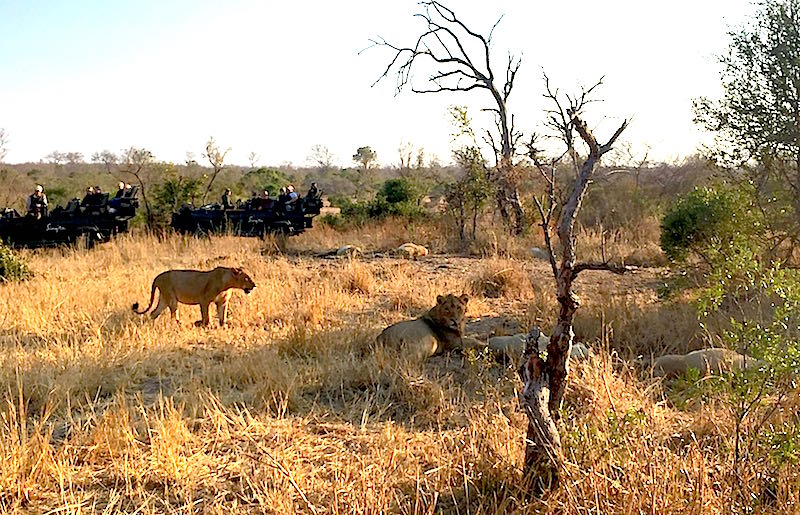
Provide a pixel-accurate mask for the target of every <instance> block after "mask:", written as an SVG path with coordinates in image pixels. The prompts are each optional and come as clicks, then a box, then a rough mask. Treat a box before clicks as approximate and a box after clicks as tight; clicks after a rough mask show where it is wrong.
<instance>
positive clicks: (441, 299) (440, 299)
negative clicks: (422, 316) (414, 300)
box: [436, 295, 444, 304]
mask: <svg viewBox="0 0 800 515" xmlns="http://www.w3.org/2000/svg"><path fill="white" fill-rule="evenodd" d="M442 302H444V297H442V296H441V295H438V296H437V297H436V303H437V304H441V303H442Z"/></svg>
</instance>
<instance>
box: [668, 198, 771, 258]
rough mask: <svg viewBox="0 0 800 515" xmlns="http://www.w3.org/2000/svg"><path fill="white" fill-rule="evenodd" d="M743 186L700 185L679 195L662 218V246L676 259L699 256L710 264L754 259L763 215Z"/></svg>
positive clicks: (669, 255)
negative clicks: (752, 202)
mask: <svg viewBox="0 0 800 515" xmlns="http://www.w3.org/2000/svg"><path fill="white" fill-rule="evenodd" d="M751 198H752V197H751V195H749V194H748V192H747V191H745V190H744V189H742V188H736V189H734V188H728V187H725V186H722V185H719V186H715V187H709V188H696V189H694V190H693V191H692V192H690V193H689V194H688V195H686V196H683V197H681V198H679V199H678V200H677V201H676V202H675V203H674V204H673V205H672V206H671V207H670V208H669V209H668V210H667V212H666V214H665V215H664V218H663V220H662V222H661V248H662V250H663V251H664V253H665V254H666V255H667V257H668V258H669V259H671V260H673V261H685V260H686V259H687V258H688V257H689V256H690V255H692V254H693V255H695V256H699V257H700V258H701V259H702V260H703V261H704V262H705V263H706V264H707V265H711V266H716V265H719V264H721V263H722V262H723V261H725V260H731V259H735V258H737V256H738V259H754V258H755V255H756V254H757V250H758V247H759V237H758V236H759V234H760V233H762V232H763V223H762V218H761V217H760V216H758V215H756V210H755V209H753V206H752V204H751V202H750V200H751Z"/></svg>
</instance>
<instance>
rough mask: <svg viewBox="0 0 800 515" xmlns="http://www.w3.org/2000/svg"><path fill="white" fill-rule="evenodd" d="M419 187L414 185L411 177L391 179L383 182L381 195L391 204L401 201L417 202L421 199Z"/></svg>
mask: <svg viewBox="0 0 800 515" xmlns="http://www.w3.org/2000/svg"><path fill="white" fill-rule="evenodd" d="M418 190H419V188H417V186H416V185H414V184H413V183H412V182H411V181H410V180H409V179H406V178H403V177H401V178H399V179H389V180H388V181H386V182H384V183H383V186H381V190H380V192H379V196H380V197H382V198H384V199H386V202H388V203H390V204H398V203H400V202H410V203H416V202H417V200H418V199H419V191H418Z"/></svg>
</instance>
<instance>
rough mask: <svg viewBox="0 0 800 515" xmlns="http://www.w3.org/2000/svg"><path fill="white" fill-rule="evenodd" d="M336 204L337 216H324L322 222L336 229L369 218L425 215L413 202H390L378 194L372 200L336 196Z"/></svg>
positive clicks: (405, 217)
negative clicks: (338, 209) (337, 208)
mask: <svg viewBox="0 0 800 515" xmlns="http://www.w3.org/2000/svg"><path fill="white" fill-rule="evenodd" d="M336 200H337V204H338V206H339V208H341V210H342V212H341V214H340V215H338V216H326V217H323V218H322V222H323V223H326V224H328V225H330V226H331V227H334V228H337V229H343V228H345V227H350V226H353V225H363V224H365V223H367V222H368V221H370V220H376V219H381V218H387V217H391V216H394V217H398V218H403V219H405V220H414V221H416V220H421V219H424V218H426V217H427V213H426V212H425V210H423V209H422V208H421V207H420V206H418V205H417V204H416V203H414V202H396V203H391V202H389V201H387V200H386V199H385V198H383V197H381V196H378V197H375V198H374V199H372V200H361V201H357V202H353V201H352V200H350V199H347V198H338V199H336Z"/></svg>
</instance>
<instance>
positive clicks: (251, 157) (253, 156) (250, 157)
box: [247, 152, 261, 170]
mask: <svg viewBox="0 0 800 515" xmlns="http://www.w3.org/2000/svg"><path fill="white" fill-rule="evenodd" d="M259 159H261V156H259V155H258V154H256V153H255V152H250V154H249V155H248V156H247V161H248V162H249V163H250V169H251V170H255V169H256V165H257V164H258V160H259Z"/></svg>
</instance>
